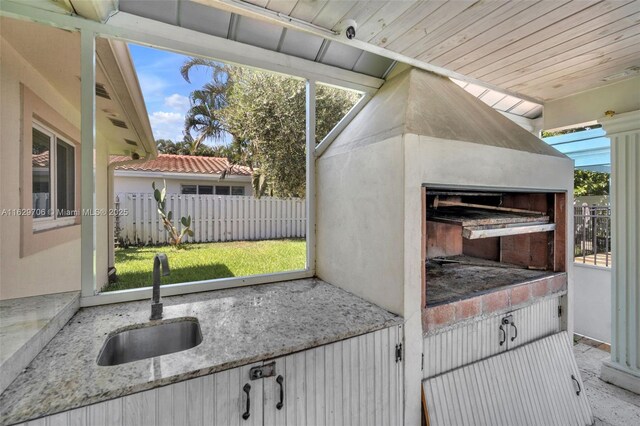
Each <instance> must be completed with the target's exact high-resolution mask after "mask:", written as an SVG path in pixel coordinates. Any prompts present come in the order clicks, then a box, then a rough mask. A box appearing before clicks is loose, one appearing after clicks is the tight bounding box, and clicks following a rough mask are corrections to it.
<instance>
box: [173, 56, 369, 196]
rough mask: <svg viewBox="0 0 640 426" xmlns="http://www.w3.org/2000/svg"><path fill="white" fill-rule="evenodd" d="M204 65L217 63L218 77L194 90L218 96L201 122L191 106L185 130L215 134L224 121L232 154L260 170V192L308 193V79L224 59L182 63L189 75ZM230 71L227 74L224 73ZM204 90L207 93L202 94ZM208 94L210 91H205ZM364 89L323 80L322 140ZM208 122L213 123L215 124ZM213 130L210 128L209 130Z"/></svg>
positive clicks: (319, 105)
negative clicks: (222, 61)
mask: <svg viewBox="0 0 640 426" xmlns="http://www.w3.org/2000/svg"><path fill="white" fill-rule="evenodd" d="M200 66H204V67H207V68H209V69H211V72H212V76H213V78H212V83H211V84H209V83H208V84H207V85H205V86H204V87H203V88H202V89H199V90H197V91H194V93H192V96H191V99H192V105H193V104H195V101H194V99H195V95H196V92H203V91H204V92H207V91H211V93H212V95H211V96H212V97H213V98H215V102H213V103H210V105H211V106H212V107H211V108H209V109H208V110H207V112H206V113H207V114H210V116H211V118H210V120H208V119H203V115H204V110H199V111H198V114H199V115H198V117H200V118H201V121H200V122H201V123H202V126H201V127H195V126H190V125H188V124H189V123H191V119H192V118H191V117H190V115H191V111H190V113H189V114H187V119H186V121H185V132H186V133H187V134H191V133H192V132H195V133H196V135H195V140H206V139H207V138H211V136H208V135H209V134H215V131H213V132H211V131H208V130H206V129H208V128H209V127H214V128H215V127H216V126H219V127H220V128H222V129H224V131H225V132H227V133H229V134H231V135H232V137H233V140H232V143H231V144H230V146H229V147H228V151H227V152H226V155H225V156H226V157H227V158H229V160H230V162H231V163H232V164H243V165H246V166H249V167H251V168H252V169H253V170H254V179H253V182H254V189H255V190H256V194H258V195H260V194H263V193H269V194H271V195H275V196H279V197H304V194H305V180H306V171H305V140H306V136H305V135H306V133H305V127H306V120H305V114H306V102H305V96H306V94H305V86H304V83H303V82H302V81H299V80H295V79H292V78H287V77H285V76H281V75H276V74H270V73H264V72H260V71H255V70H250V69H246V68H239V67H231V66H224V65H220V64H218V63H216V62H213V61H206V60H202V59H197V58H196V59H192V60H190V61H187V62H186V63H185V64H184V66H183V67H182V74H183V76H184V77H185V79H187V81H188V76H189V70H191V69H192V68H193V67H200ZM222 76H224V77H222ZM197 96H202V95H199V94H198V95H197ZM204 98H206V96H204ZM357 99H358V95H357V94H355V93H352V92H348V91H344V90H339V89H335V88H331V87H327V86H321V85H319V86H318V87H317V93H316V143H318V142H319V141H320V140H322V138H323V137H324V136H325V135H326V134H327V133H329V131H330V130H331V129H332V128H333V127H334V126H335V125H336V124H337V123H338V121H339V120H340V119H341V118H342V117H343V116H344V115H345V114H346V113H347V111H348V110H349V109H350V108H351V107H352V106H353V105H354V104H355V102H356V101H357ZM206 123H213V124H211V126H209V125H207V124H206ZM207 131H208V132H209V133H205V132H207Z"/></svg>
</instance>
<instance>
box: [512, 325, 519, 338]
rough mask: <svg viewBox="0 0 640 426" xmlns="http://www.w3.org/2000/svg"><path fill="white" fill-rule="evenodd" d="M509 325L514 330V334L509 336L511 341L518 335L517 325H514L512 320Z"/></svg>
mask: <svg viewBox="0 0 640 426" xmlns="http://www.w3.org/2000/svg"><path fill="white" fill-rule="evenodd" d="M511 327H513V329H514V330H515V331H516V334H514V335H513V337H512V338H511V341H512V342H513V341H514V340H516V337H518V327H516V324H515V323H514V322H512V323H511Z"/></svg>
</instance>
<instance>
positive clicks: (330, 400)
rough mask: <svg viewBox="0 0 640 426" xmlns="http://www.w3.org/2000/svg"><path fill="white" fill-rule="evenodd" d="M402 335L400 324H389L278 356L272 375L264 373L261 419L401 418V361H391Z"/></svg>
mask: <svg viewBox="0 0 640 426" xmlns="http://www.w3.org/2000/svg"><path fill="white" fill-rule="evenodd" d="M401 341H402V334H401V329H400V328H399V327H392V328H388V329H384V330H379V331H376V332H374V333H368V334H365V335H363V336H359V337H355V338H351V339H347V340H344V341H341V342H336V343H332V344H329V345H326V346H321V347H318V348H314V349H311V350H307V351H304V352H300V353H297V354H293V355H289V356H286V357H283V358H279V359H277V360H276V376H274V377H270V378H268V379H265V396H264V401H265V407H264V416H265V422H264V424H265V425H267V426H273V425H278V426H286V425H288V426H291V425H349V426H357V425H367V426H368V425H397V424H402V418H403V417H402V412H403V411H402V402H403V400H402V394H403V388H402V383H403V376H402V362H398V363H396V361H395V345H396V344H397V343H400V342H401ZM278 375H282V376H283V377H284V394H285V398H284V406H283V408H282V409H281V410H278V409H277V408H276V404H277V402H278V401H279V397H280V396H279V392H280V387H279V385H278V384H277V382H276V380H275V378H276V377H277V376H278Z"/></svg>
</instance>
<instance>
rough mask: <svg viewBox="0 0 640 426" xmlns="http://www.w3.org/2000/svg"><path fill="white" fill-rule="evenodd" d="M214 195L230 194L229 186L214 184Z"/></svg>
mask: <svg viewBox="0 0 640 426" xmlns="http://www.w3.org/2000/svg"><path fill="white" fill-rule="evenodd" d="M216 195H231V187H229V186H216Z"/></svg>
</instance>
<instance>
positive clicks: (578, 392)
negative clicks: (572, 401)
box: [571, 374, 582, 396]
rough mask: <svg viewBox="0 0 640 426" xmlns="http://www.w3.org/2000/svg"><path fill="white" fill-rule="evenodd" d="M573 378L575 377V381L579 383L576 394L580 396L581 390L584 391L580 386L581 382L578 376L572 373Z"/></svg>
mask: <svg viewBox="0 0 640 426" xmlns="http://www.w3.org/2000/svg"><path fill="white" fill-rule="evenodd" d="M571 378H572V379H573V381H574V382H576V385H578V390H577V391H576V395H578V396H580V392H582V388H581V387H580V382H579V381H578V379H576V376H574V375H573V374H572V375H571Z"/></svg>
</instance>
